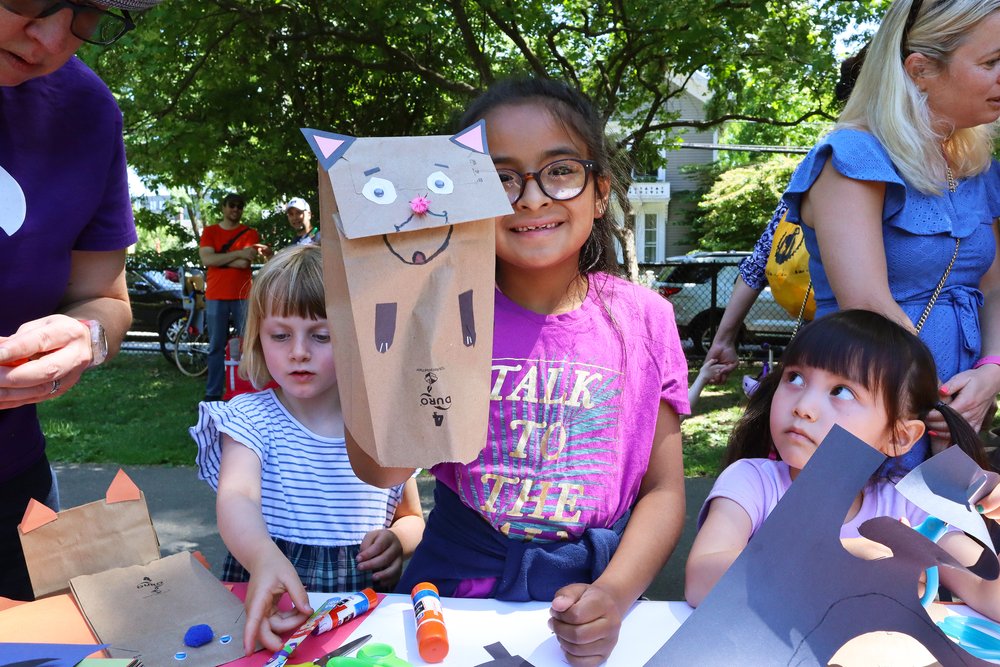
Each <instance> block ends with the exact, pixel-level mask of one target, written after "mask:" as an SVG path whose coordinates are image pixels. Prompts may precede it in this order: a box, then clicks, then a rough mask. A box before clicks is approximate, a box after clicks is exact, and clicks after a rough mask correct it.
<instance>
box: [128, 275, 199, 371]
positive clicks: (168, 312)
mask: <svg viewBox="0 0 1000 667" xmlns="http://www.w3.org/2000/svg"><path fill="white" fill-rule="evenodd" d="M171 273H172V272H171V271H161V270H156V269H133V268H130V269H127V270H126V272H125V281H126V283H127V284H128V295H129V299H130V300H131V302H132V327H131V329H130V330H129V331H130V332H134V331H141V332H149V333H155V334H156V335H157V337H158V339H159V342H160V351H161V352H163V356H165V357H166V358H167V359H168V360H169V361H170V363H171V364H172V363H174V358H173V352H172V349H171V348H168V346H167V345H168V342H169V341H170V335H171V332H172V330H175V329H176V328H177V327H178V326H180V325H179V324H178V323H179V322H180V320H181V319H182V318H183V317H184V315H185V312H184V306H183V305H182V303H181V286H180V284H179V283H178V282H176V280H171V279H170V274H171ZM174 276H176V273H175V274H174Z"/></svg>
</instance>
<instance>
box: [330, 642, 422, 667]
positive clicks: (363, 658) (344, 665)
mask: <svg viewBox="0 0 1000 667" xmlns="http://www.w3.org/2000/svg"><path fill="white" fill-rule="evenodd" d="M326 667H413V665H412V664H411V663H409V662H407V661H405V660H403V659H402V658H399V657H396V651H395V650H394V649H393V648H392V647H391V646H389V645H388V644H372V645H370V646H366V647H364V648H363V649H361V650H360V651H358V656H357V657H356V658H351V657H347V656H341V657H339V658H334V659H333V660H331V661H330V662H328V663H327V664H326Z"/></svg>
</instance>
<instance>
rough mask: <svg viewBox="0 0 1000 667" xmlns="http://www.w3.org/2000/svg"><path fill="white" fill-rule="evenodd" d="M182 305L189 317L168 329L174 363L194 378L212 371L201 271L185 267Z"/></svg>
mask: <svg viewBox="0 0 1000 667" xmlns="http://www.w3.org/2000/svg"><path fill="white" fill-rule="evenodd" d="M179 273H180V282H181V303H182V305H183V307H184V312H185V316H184V317H182V318H180V319H178V320H177V321H176V323H175V324H173V325H172V328H173V330H168V332H167V336H168V340H170V341H172V346H173V357H174V363H176V364H177V368H178V369H179V370H180V372H181V373H184V374H185V375H188V376H191V377H197V376H199V375H204V374H205V373H206V372H207V371H208V317H207V313H206V310H205V273H204V271H202V270H201V269H188V268H186V267H181V269H180V272H179Z"/></svg>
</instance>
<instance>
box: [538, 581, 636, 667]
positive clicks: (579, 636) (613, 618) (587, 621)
mask: <svg viewBox="0 0 1000 667" xmlns="http://www.w3.org/2000/svg"><path fill="white" fill-rule="evenodd" d="M571 600H573V603H572V604H571V605H570V606H569V607H568V608H566V609H563V610H562V611H559V610H558V609H557V607H563V606H564V605H565V604H566V603H567V602H569V601H571ZM550 613H551V614H552V617H551V618H550V619H549V627H550V628H552V631H553V632H554V633H555V635H556V638H557V639H558V641H559V645H560V646H561V647H562V649H563V651H564V652H565V654H566V659H567V661H568V662H569V663H570V664H571V665H574V667H589V666H591V665H599V664H601V663H602V662H604V661H605V660H606V659H607V657H608V656H609V655H610V654H611V651H612V649H614V647H615V644H617V643H618V633H619V632H620V630H621V614H620V612H619V611H618V608H617V606H616V605H615V602H614V600H613V599H612V598H611V597H610V596H609V595H607V593H606V592H605V591H603V590H601V589H600V587H598V586H593V585H590V586H587V585H584V584H573V585H571V586H566V587H564V588H562V589H560V590H559V591H557V592H556V595H555V598H554V599H553V600H552V610H551V612H550Z"/></svg>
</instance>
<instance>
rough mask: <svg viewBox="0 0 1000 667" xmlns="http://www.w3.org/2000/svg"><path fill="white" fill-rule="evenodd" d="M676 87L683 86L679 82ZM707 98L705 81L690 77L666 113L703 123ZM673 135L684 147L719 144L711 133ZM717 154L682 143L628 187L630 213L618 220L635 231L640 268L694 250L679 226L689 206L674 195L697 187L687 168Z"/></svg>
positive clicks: (686, 131)
mask: <svg viewBox="0 0 1000 667" xmlns="http://www.w3.org/2000/svg"><path fill="white" fill-rule="evenodd" d="M677 83H678V84H680V83H682V82H681V81H680V80H678V81H677ZM709 96H710V95H709V91H708V85H707V81H706V80H705V78H704V77H702V76H700V75H695V76H693V77H691V79H690V80H689V81H688V82H687V85H686V87H685V90H684V92H682V93H681V94H680V95H679V96H677V97H675V98H674V99H673V100H671V101H670V103H669V104H668V109H669V110H670V111H672V112H675V113H677V114H678V117H679V118H681V119H691V120H704V119H705V103H706V102H707V101H708V99H709ZM676 132H677V133H678V134H679V135H680V137H681V140H682V142H685V143H694V144H715V143H717V142H718V132H717V131H716V130H715V129H708V130H696V129H684V128H681V129H679V130H677V131H676ZM717 155H718V151H716V150H705V149H698V148H685V147H684V146H683V144H682V145H681V148H679V149H676V150H671V151H668V152H667V153H666V154H665V155H664V158H665V159H666V166H664V167H660V168H659V169H658V170H657V171H656V173H655V174H648V175H645V176H646V177H645V178H641V179H640V180H637V181H636V182H634V183H632V185H631V187H629V192H628V197H629V203H630V204H631V208H632V213H631V214H629V215H628V216H626V219H625V220H624V221H623V222H624V224H626V225H628V226H630V227H631V228H632V229H633V231H634V232H635V246H636V247H635V256H636V258H638V261H639V264H640V265H647V264H659V263H662V262H663V261H664V260H665V259H666V258H667V257H670V256H672V255H682V254H684V253H686V252H688V251H689V250H691V249H692V248H693V247H694V246H693V245H692V244H691V243H690V239H689V238H688V232H689V228H688V226H687V225H685V224H684V219H685V213H686V209H688V208H689V207H690V206H692V205H693V204H692V203H690V202H685V201H682V199H683V198H681V197H679V196H678V195H679V194H680V193H682V192H687V191H691V190H694V189H695V187H696V184H695V182H694V179H693V178H692V177H691V176H690V175H688V174H684V173H681V172H682V168H683V167H685V166H687V165H692V164H709V163H711V162H714V161H715V160H716V158H717Z"/></svg>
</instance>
